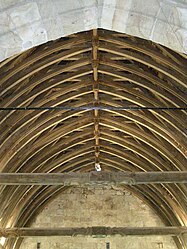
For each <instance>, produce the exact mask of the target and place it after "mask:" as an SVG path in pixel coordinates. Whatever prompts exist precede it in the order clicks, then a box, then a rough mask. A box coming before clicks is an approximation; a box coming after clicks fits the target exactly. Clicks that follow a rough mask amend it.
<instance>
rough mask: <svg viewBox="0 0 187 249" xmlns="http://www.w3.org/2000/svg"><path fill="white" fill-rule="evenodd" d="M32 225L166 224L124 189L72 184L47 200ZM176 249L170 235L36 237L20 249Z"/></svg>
mask: <svg viewBox="0 0 187 249" xmlns="http://www.w3.org/2000/svg"><path fill="white" fill-rule="evenodd" d="M32 226H33V227H71V226H72V227H87V226H111V227H115V226H136V227H141V226H163V223H162V222H161V220H160V219H159V218H158V217H157V216H156V215H155V213H154V212H153V211H152V210H151V209H150V208H149V207H148V206H147V205H145V203H144V202H142V201H141V200H140V199H138V198H136V197H135V196H134V195H132V194H131V193H130V192H128V191H124V190H122V189H118V190H114V189H108V188H107V189H106V188H104V189H103V188H96V189H95V188H89V189H88V188H71V189H68V190H66V191H65V192H64V193H63V194H61V195H60V196H58V198H56V199H55V200H54V201H53V202H51V203H50V204H48V205H47V206H46V207H45V209H44V210H43V211H42V213H41V214H39V216H38V217H37V219H36V220H35V222H34V223H33V225H32ZM107 242H110V249H159V248H165V249H176V245H175V244H174V241H173V239H172V238H171V237H170V236H147V237H131V236H128V237H120V236H115V237H106V238H92V237H81V236H79V237H63V238H62V237H47V238H45V237H38V238H37V237H35V238H26V239H24V241H23V243H22V245H21V249H25V248H27V249H35V248H37V243H41V244H40V248H41V249H44V248H45V249H51V248H53V249H88V248H89V249H105V248H106V243H107Z"/></svg>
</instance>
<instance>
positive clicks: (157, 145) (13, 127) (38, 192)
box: [0, 30, 187, 249]
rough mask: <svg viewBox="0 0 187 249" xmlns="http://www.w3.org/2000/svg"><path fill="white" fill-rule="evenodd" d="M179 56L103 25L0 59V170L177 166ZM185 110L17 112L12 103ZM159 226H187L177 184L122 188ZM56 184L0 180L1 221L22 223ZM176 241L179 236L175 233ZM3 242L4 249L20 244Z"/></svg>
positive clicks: (184, 194)
mask: <svg viewBox="0 0 187 249" xmlns="http://www.w3.org/2000/svg"><path fill="white" fill-rule="evenodd" d="M186 65H187V64H186V56H185V55H181V54H179V53H176V52H174V51H172V50H170V49H168V48H166V47H163V46H161V45H159V44H155V43H153V42H151V41H146V40H143V39H140V38H136V37H132V36H129V35H126V34H120V33H116V32H112V31H107V30H94V31H87V32H82V33H79V34H74V35H71V36H69V37H65V38H61V39H58V40H56V41H52V42H48V43H46V44H43V45H41V46H38V47H35V48H32V49H30V50H28V51H26V52H23V53H21V54H19V55H17V56H14V57H13V58H12V59H8V60H6V61H4V62H2V63H1V64H0V75H1V79H0V89H1V90H0V107H1V108H8V107H15V109H14V110H3V111H0V129H1V136H0V155H1V161H0V167H1V173H16V172H19V173H31V172H32V173H37V172H38V173H49V172H51V173H63V172H74V171H79V172H89V171H92V170H93V169H94V168H95V164H96V163H99V164H100V165H101V168H102V170H103V171H109V172H110V171H119V170H120V171H130V172H136V171H142V172H148V171H181V172H182V171H186V170H187V140H186V120H187V115H186V110H185V108H186V106H187V98H186V92H187V91H186V88H187V84H186V82H187V81H186V80H187V66H186ZM99 105H102V106H105V107H106V108H107V107H115V108H118V107H119V108H121V107H123V106H130V107H133V106H134V107H166V108H167V107H168V108H169V107H171V108H172V107H173V108H181V107H184V110H181V109H178V110H166V109H165V110H156V109H152V110H151V109H149V110H145V109H142V110H138V111H133V110H122V109H119V110H117V109H108V110H99V109H98V110H96V109H93V110H90V109H88V110H86V109H85V110H81V109H80V110H71V109H69V110H68V109H66V110H65V109H64V110H45V109H43V110H25V111H21V110H16V108H17V107H29V106H34V107H56V106H66V107H69V108H71V107H85V106H93V107H97V106H99ZM128 188H129V189H130V190H131V191H132V192H133V193H135V194H136V195H137V196H138V197H139V198H142V199H143V200H144V201H145V202H146V203H147V204H148V205H150V206H151V207H152V208H153V209H154V210H155V211H156V212H157V214H158V215H159V216H160V217H161V219H162V220H163V222H164V223H165V224H166V225H168V226H185V225H187V188H186V184H184V183H178V184H158V185H145V186H140V185H138V186H130V187H128ZM63 189H64V187H63V186H34V187H31V186H4V187H3V186H1V187H0V191H1V194H0V203H1V205H0V218H1V224H2V227H4V228H6V227H7V226H8V225H9V226H10V227H25V226H29V225H30V224H31V223H32V220H33V219H34V217H35V216H36V215H37V214H38V213H39V212H40V211H41V210H42V208H43V207H44V205H45V204H46V203H47V202H48V201H51V200H53V198H55V197H56V195H57V194H59V193H60V192H61V191H63ZM175 241H176V244H177V247H178V248H179V249H182V248H183V247H184V239H183V237H182V235H181V236H178V237H175ZM20 243H21V240H19V239H18V240H15V239H8V240H7V241H6V249H10V248H12V246H13V245H14V246H15V247H14V248H15V249H18V248H19V246H20Z"/></svg>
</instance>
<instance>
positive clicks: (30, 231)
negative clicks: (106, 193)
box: [0, 226, 187, 238]
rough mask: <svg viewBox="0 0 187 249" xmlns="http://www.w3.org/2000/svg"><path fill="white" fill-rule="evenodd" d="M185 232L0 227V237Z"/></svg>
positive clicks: (173, 232) (176, 230) (172, 231)
mask: <svg viewBox="0 0 187 249" xmlns="http://www.w3.org/2000/svg"><path fill="white" fill-rule="evenodd" d="M186 233H187V227H182V226H181V227H68V228H30V227H29V228H28V227H22V228H7V229H2V228H1V229H0V237H5V238H15V237H35V236H47V237H48V236H77V235H82V236H104V237H105V236H114V235H120V236H152V235H164V236H166V235H169V236H179V235H183V234H186Z"/></svg>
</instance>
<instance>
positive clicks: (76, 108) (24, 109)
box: [0, 106, 187, 111]
mask: <svg viewBox="0 0 187 249" xmlns="http://www.w3.org/2000/svg"><path fill="white" fill-rule="evenodd" d="M29 110H32V111H33V110H48V111H50V110H75V111H76V110H77V111H81V110H86V111H92V110H104V111H105V110H106V111H107V110H114V111H120V110H130V111H138V110H155V111H156V110H163V111H167V110H187V107H131V106H120V107H114V106H80V107H71V106H54V107H53V106H46V107H45V106H44V107H27V106H26V107H0V111H29Z"/></svg>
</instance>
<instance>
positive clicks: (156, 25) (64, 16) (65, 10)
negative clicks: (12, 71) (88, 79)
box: [0, 0, 187, 61]
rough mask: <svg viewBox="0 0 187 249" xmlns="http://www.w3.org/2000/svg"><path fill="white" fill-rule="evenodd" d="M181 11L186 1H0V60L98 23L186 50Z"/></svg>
mask: <svg viewBox="0 0 187 249" xmlns="http://www.w3.org/2000/svg"><path fill="white" fill-rule="evenodd" d="M186 11H187V2H186V0H142V1H141V0H82V1H76V0H68V1H67V0H32V1H30V0H0V61H2V60H4V59H5V58H7V57H10V56H11V55H14V54H17V53H19V52H21V51H24V50H27V49H28V48H31V47H34V46H36V45H39V44H42V43H45V42H47V41H50V40H54V39H57V38H59V37H63V36H67V35H69V34H72V33H77V32H80V31H85V30H89V29H93V28H98V27H100V28H104V29H110V30H114V31H120V32H122V33H127V34H130V35H133V36H138V37H141V38H145V39H147V40H152V41H155V42H158V43H160V44H163V45H165V46H167V47H170V48H172V49H174V50H177V51H180V52H185V53H187V15H186Z"/></svg>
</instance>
